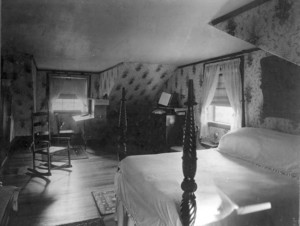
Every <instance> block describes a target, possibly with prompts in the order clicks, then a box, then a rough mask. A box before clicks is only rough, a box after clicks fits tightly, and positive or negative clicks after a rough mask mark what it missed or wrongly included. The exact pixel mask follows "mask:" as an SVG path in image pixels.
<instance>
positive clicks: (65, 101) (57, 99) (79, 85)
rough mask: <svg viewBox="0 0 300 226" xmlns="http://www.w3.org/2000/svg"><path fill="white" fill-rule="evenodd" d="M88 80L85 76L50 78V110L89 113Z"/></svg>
mask: <svg viewBox="0 0 300 226" xmlns="http://www.w3.org/2000/svg"><path fill="white" fill-rule="evenodd" d="M87 84H88V79H87V78H86V77H83V76H69V77H67V76H51V77H50V97H49V99H50V103H51V105H50V110H51V111H55V112H59V111H62V112H71V111H79V112H82V113H87V112H88V102H87V92H88V91H87V90H88V87H87Z"/></svg>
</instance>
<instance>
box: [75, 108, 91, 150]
mask: <svg viewBox="0 0 300 226" xmlns="http://www.w3.org/2000/svg"><path fill="white" fill-rule="evenodd" d="M72 118H73V120H74V121H75V122H76V123H79V122H83V127H82V130H81V138H82V140H83V142H84V149H85V150H86V143H87V139H86V136H85V121H87V120H90V119H93V118H94V115H91V114H86V115H74V116H72Z"/></svg>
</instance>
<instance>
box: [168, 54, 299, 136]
mask: <svg viewBox="0 0 300 226" xmlns="http://www.w3.org/2000/svg"><path fill="white" fill-rule="evenodd" d="M270 55H272V54H270V53H267V52H265V51H263V50H259V51H254V52H252V53H247V54H244V59H245V60H244V95H245V112H246V126H249V127H262V128H268V129H274V130H278V131H282V132H286V133H291V134H300V123H298V122H295V121H292V120H290V119H284V118H274V117H266V118H264V117H263V112H262V111H263V100H264V99H263V92H262V89H261V64H260V60H261V59H262V58H264V57H267V56H270ZM189 78H192V79H193V80H194V90H195V98H196V102H198V103H199V100H200V96H201V90H202V89H201V87H202V83H203V63H199V64H195V65H191V66H186V67H182V68H178V69H177V70H176V72H175V74H174V75H173V76H172V77H171V78H170V79H169V80H168V81H167V82H165V84H164V90H165V91H167V92H177V93H179V94H180V96H181V102H180V104H181V106H184V102H185V101H186V97H187V85H186V81H187V80H188V79H189ZM199 111H200V106H199V104H198V105H197V107H196V108H195V119H196V125H197V126H198V127H199V126H200V112H199ZM210 131H211V133H212V134H213V133H216V132H217V133H218V134H219V137H221V136H222V135H224V134H225V133H226V132H227V131H226V130H224V129H218V128H215V127H211V128H210Z"/></svg>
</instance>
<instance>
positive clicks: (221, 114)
mask: <svg viewBox="0 0 300 226" xmlns="http://www.w3.org/2000/svg"><path fill="white" fill-rule="evenodd" d="M232 120H233V109H232V107H224V106H215V117H214V121H215V122H220V123H225V124H231V122H232Z"/></svg>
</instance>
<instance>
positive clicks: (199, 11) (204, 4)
mask: <svg viewBox="0 0 300 226" xmlns="http://www.w3.org/2000/svg"><path fill="white" fill-rule="evenodd" d="M249 2H251V0H185V1H183V0H2V47H3V50H5V51H7V50H9V51H20V52H25V53H29V54H32V55H34V58H35V60H36V62H37V65H38V67H39V68H44V69H63V70H80V71H101V70H104V69H106V68H108V67H110V66H113V65H115V64H117V63H120V62H125V61H129V62H145V63H163V64H174V65H178V66H179V65H183V64H187V63H191V62H195V61H199V60H203V59H208V58H212V57H216V56H220V55H224V54H229V53H233V52H237V51H240V50H243V49H249V48H252V47H253V46H252V45H250V44H248V43H246V42H244V41H242V40H239V39H236V38H234V37H231V36H230V35H228V34H226V33H223V32H221V31H219V30H217V29H215V28H213V27H212V26H210V25H208V23H209V22H210V21H211V20H212V19H214V18H217V17H219V16H221V15H224V14H226V13H228V12H231V11H232V10H234V9H236V8H239V7H240V6H243V5H245V4H247V3H249Z"/></svg>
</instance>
